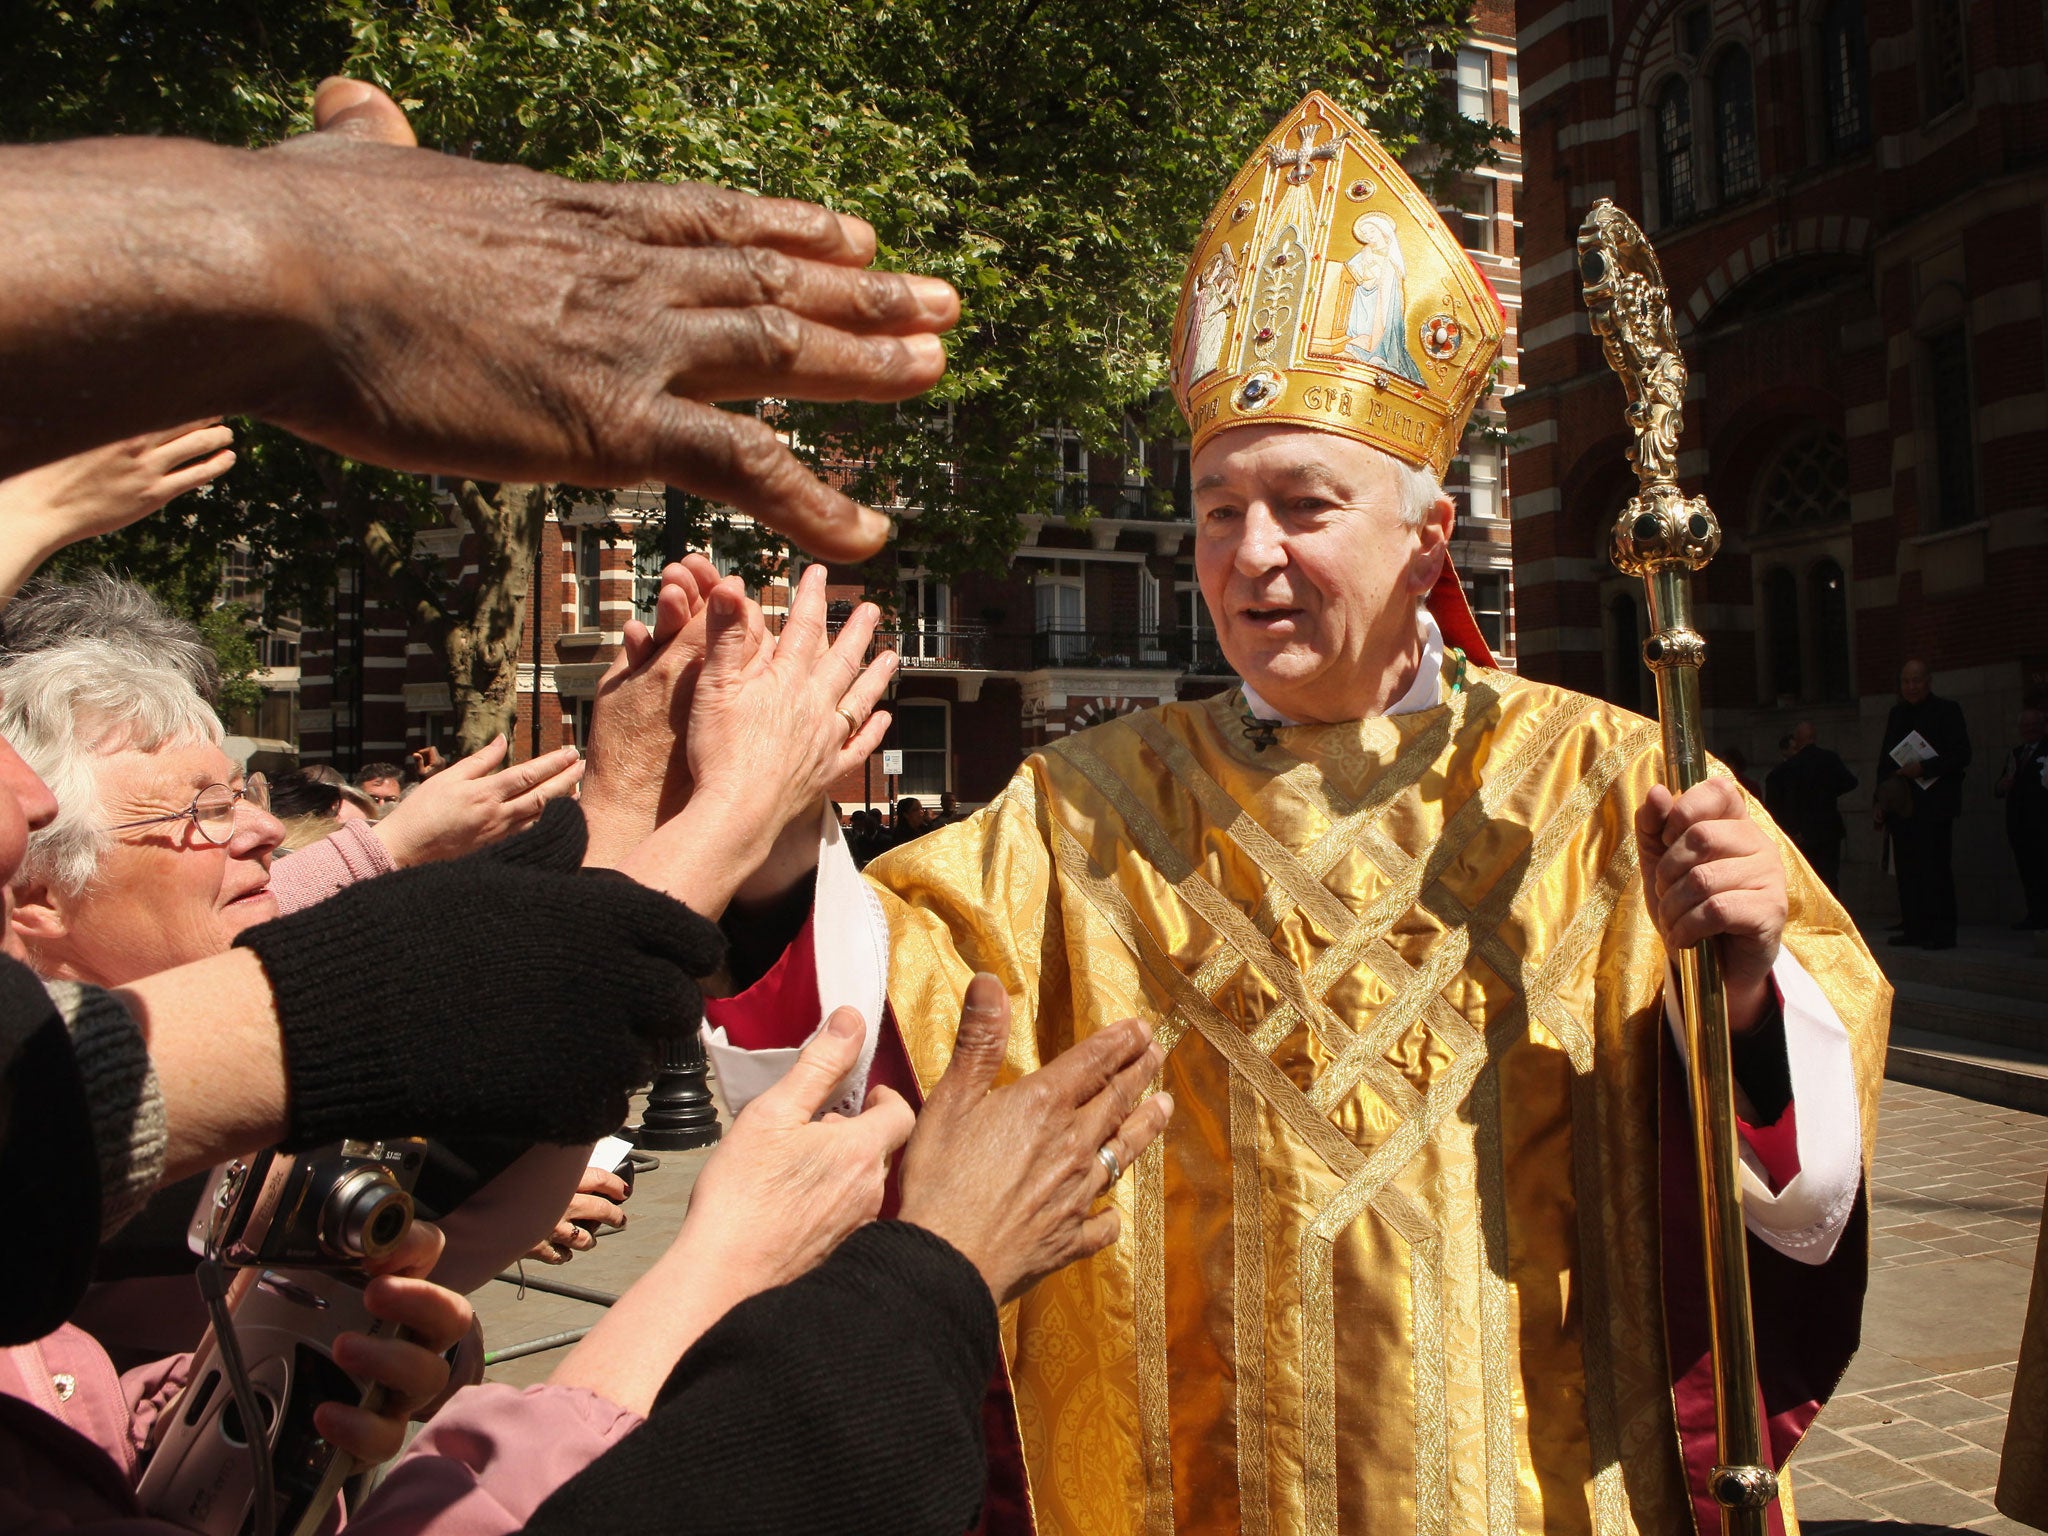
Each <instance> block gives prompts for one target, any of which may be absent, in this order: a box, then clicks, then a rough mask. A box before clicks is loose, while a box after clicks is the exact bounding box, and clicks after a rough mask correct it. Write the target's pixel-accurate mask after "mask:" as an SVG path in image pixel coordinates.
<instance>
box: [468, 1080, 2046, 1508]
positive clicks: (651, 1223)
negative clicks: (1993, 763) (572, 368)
mask: <svg viewBox="0 0 2048 1536" xmlns="http://www.w3.org/2000/svg"><path fill="white" fill-rule="evenodd" d="M704 1156H705V1154H703V1153H699V1152H686V1153H669V1154H665V1155H664V1156H663V1158H662V1166H661V1167H660V1168H658V1169H656V1170H655V1171H653V1172H652V1173H648V1174H646V1175H644V1176H643V1177H642V1178H641V1180H640V1183H639V1185H638V1186H637V1188H636V1189H635V1192H634V1196H633V1199H632V1201H631V1203H630V1204H629V1205H628V1207H627V1209H628V1210H629V1211H630V1212H631V1213H632V1221H631V1223H630V1224H629V1225H628V1226H627V1228H626V1230H625V1231H623V1232H619V1233H616V1234H613V1235H610V1236H607V1237H605V1238H603V1239H602V1240H600V1242H599V1243H598V1246H597V1248H596V1250H595V1251H594V1252H592V1253H588V1254H583V1255H580V1256H579V1257H578V1258H577V1259H576V1260H575V1261H574V1262H572V1263H570V1264H568V1265H565V1266H562V1267H560V1268H550V1267H547V1266H543V1265H537V1264H536V1265H529V1266H527V1268H528V1272H529V1273H530V1274H532V1275H536V1276H539V1277H541V1278H543V1279H549V1278H552V1279H559V1280H563V1281H568V1282H570V1283H573V1284H578V1285H584V1286H589V1287H592V1288H595V1289H599V1290H609V1291H617V1290H620V1289H623V1288H624V1287H625V1286H626V1285H627V1284H629V1283H630V1282H631V1280H632V1277H633V1276H634V1275H636V1274H638V1273H639V1272H640V1271H641V1270H642V1269H643V1268H645V1267H646V1265H647V1263H648V1262H649V1261H650V1260H651V1259H652V1258H653V1256H654V1255H655V1254H657V1253H659V1252H660V1251H661V1249H662V1246H663V1245H664V1244H665V1243H666V1242H667V1240H668V1238H669V1237H670V1235H672V1234H673V1233H674V1232H675V1230H676V1227H677V1226H678V1224H679V1223H680V1222H681V1220H682V1214H683V1211H684V1209H685V1207H686V1206H687V1204H688V1201H689V1187H690V1184H691V1182H692V1181H693V1180H694V1179H695V1177H696V1171H697V1169H698V1167H699V1166H701V1165H702V1162H703V1159H704ZM2044 1177H2048V1117H2044V1116H2041V1115H2033V1114H2027V1113H2025V1112H2023V1111H2019V1110H2007V1109H1996V1108H1992V1107H1989V1106H1986V1105H1982V1104H1975V1103H1972V1102H1970V1101H1968V1100H1965V1099H1959V1098H1955V1097H1953V1096H1951V1095H1949V1094H1945V1093H1938V1092H1936V1091H1934V1090H1932V1089H1928V1088H1914V1087H1909V1086H1907V1085H1906V1084H1903V1083H1888V1084H1886V1086H1885V1096H1884V1119H1883V1129H1882V1141H1881V1144H1880V1147H1879V1151H1878V1159H1877V1185H1876V1196H1877V1200H1876V1205H1875V1207H1874V1218H1875V1230H1874V1235H1873V1237H1872V1242H1871V1248H1872V1263H1871V1268H1872V1274H1871V1285H1870V1297H1869V1301H1868V1304H1867V1308H1866V1311H1865V1314H1864V1327H1863V1339H1864V1343H1863V1349H1862V1351H1861V1353H1860V1354H1858V1356H1857V1357H1856V1361H1855V1363H1854V1364H1853V1365H1852V1366H1851V1367H1850V1369H1849V1374H1848V1376H1847V1378H1846V1379H1845V1380H1844V1381H1843V1383H1842V1388H1841V1391H1840V1392H1839V1393H1838V1394H1837V1396H1836V1397H1835V1400H1834V1401H1833V1402H1831V1403H1830V1404H1829V1405H1828V1407H1827V1410H1826V1412H1824V1413H1823V1414H1822V1415H1821V1418H1820V1422H1819V1423H1818V1424H1817V1425H1815V1427H1814V1428H1813V1430H1812V1431H1811V1432H1810V1433H1809V1434H1808V1436H1807V1439H1806V1443H1805V1444H1804V1445H1803V1446H1802V1447H1801V1449H1800V1452H1799V1455H1798V1456H1797V1457H1796V1458H1795V1459H1794V1461H1793V1464H1792V1465H1793V1476H1794V1488H1795V1490H1796V1496H1797V1500H1798V1507H1799V1513H1800V1517H1801V1519H1802V1521H1804V1522H1806V1523H1807V1524H1808V1525H1809V1526H1812V1525H1823V1526H1825V1525H1827V1524H1829V1523H1832V1522H1836V1521H1856V1522H1864V1521H1878V1522H1885V1523H1887V1524H1888V1525H1890V1528H1891V1531H1892V1532H1893V1533H1894V1536H1898V1523H1900V1522H1903V1523H1907V1524H1913V1525H1920V1526H1933V1527H1957V1526H1966V1527H1968V1528H1970V1529H1972V1530H1976V1531H1984V1532H1995V1533H1998V1536H2006V1533H2011V1536H2025V1533H2027V1532H2028V1528H2027V1527H2025V1526H2021V1525H2018V1524H2015V1523H2014V1522H2013V1521H2010V1520H2007V1519H2005V1518H2003V1517H2002V1516H2000V1515H1999V1514H1997V1512H1996V1511H1994V1510H1993V1509H1992V1507H1991V1502H1990V1495H1991V1489H1992V1486H1993V1484H1995V1483H1996V1482H1997V1480H1998V1454H1999V1447H2000V1445H2001V1443H2002V1441H2003V1439H2004V1436H2005V1405H2006V1400H2007V1398H2008V1396H2009V1394H2010V1392H2011V1387H2012V1367H2013V1360H2014V1356H2015V1355H2016V1353H2017V1351H2018V1348H2019V1338H2020V1330H2021V1326H2022V1323H2023V1321H2024V1318H2025V1316H2026V1304H2027V1288H2028V1283H2029V1279H2030V1277H2031V1274H2032V1270H2033V1262H2034V1244H2035V1237H2036V1233H2037V1230H2038V1224H2039V1221H2040V1216H2041V1198H2042V1187H2043V1181H2044ZM476 1301H477V1303H478V1310H479V1311H480V1312H481V1313H482V1314H483V1316H484V1323H485V1330H486V1337H487V1340H488V1342H489V1344H490V1347H491V1348H492V1349H494V1350H495V1349H502V1348H504V1347H506V1346H507V1345H509V1344H514V1343H516V1342H518V1341H521V1340H528V1339H534V1338H539V1337H542V1336H545V1335H548V1334H553V1333H557V1332H560V1331H562V1330H565V1329H570V1328H578V1327H585V1326H587V1325H588V1324H589V1323H590V1322H591V1320H592V1319H593V1318H595V1317H596V1316H597V1315H598V1309H597V1308H595V1307H592V1306H590V1305H589V1304H587V1303H584V1302H578V1301H571V1300H567V1299H565V1298H560V1297H551V1296H545V1295H542V1294H540V1293H539V1292H536V1291H528V1292H527V1293H526V1294H525V1295H524V1297H521V1296H520V1295H519V1293H517V1292H516V1291H515V1290H514V1289H513V1288H512V1287H511V1286H509V1285H494V1286H491V1287H489V1288H488V1290H487V1291H486V1293H485V1294H483V1295H480V1296H478V1297H477V1298H476ZM559 1358H560V1352H559V1351H549V1352H547V1353H544V1354H539V1355H533V1356H528V1357H526V1358H524V1359H518V1360H511V1361H507V1362H505V1363H503V1364H500V1365H497V1366H494V1367H492V1368H491V1371H490V1373H489V1374H490V1377H491V1379H492V1380H494V1381H509V1382H513V1383H517V1384H522V1385H523V1384H525V1383H528V1382H536V1381H542V1380H545V1379H546V1377H547V1373H548V1371H549V1370H550V1369H551V1368H552V1366H553V1364H554V1362H555V1361H556V1360H558V1359H559Z"/></svg>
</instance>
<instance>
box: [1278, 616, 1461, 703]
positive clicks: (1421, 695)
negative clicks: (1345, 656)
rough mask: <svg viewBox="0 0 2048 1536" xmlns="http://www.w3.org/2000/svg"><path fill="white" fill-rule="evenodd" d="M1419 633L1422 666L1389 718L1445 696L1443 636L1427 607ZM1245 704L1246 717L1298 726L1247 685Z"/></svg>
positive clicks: (1417, 670)
mask: <svg viewBox="0 0 2048 1536" xmlns="http://www.w3.org/2000/svg"><path fill="white" fill-rule="evenodd" d="M1416 612H1417V613H1418V614H1420V615H1421V619H1420V624H1421V629H1422V665H1421V666H1419V667H1417V668H1416V669H1415V681H1414V682H1412V683H1410V684H1409V685H1408V691H1407V692H1406V693H1404V694H1402V695H1401V698H1400V700H1399V702H1397V703H1394V704H1389V705H1388V706H1387V707H1386V710H1385V711H1384V713H1386V714H1389V715H1412V714H1415V713H1417V712H1418V711H1420V710H1425V709H1435V708H1436V707H1437V705H1438V703H1440V702H1441V701H1442V699H1443V696H1444V632H1443V631H1442V630H1441V629H1439V628H1437V624H1436V615H1435V614H1433V613H1431V612H1430V611H1429V609H1428V608H1427V607H1418V608H1417V609H1416ZM1244 703H1245V709H1246V711H1247V712H1248V713H1250V714H1254V715H1257V716H1258V717H1259V718H1260V719H1261V720H1277V721H1279V723H1280V724H1282V725H1299V724H1301V722H1300V721H1299V720H1290V719H1288V718H1287V716H1285V715H1283V714H1281V713H1280V711H1279V710H1277V709H1275V708H1274V707H1273V706H1272V705H1270V704H1268V703H1267V702H1266V701H1265V700H1264V699H1262V698H1260V697H1259V695H1258V691H1257V690H1256V689H1254V688H1253V687H1252V685H1251V684H1250V683H1246V684H1244Z"/></svg>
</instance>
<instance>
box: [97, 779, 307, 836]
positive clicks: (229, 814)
mask: <svg viewBox="0 0 2048 1536" xmlns="http://www.w3.org/2000/svg"><path fill="white" fill-rule="evenodd" d="M244 800H246V801H248V802H249V804H251V805H253V806H254V807H255V808H256V809H257V810H259V811H267V810H269V809H270V783H269V781H268V780H267V779H265V778H264V777H263V775H262V774H260V773H252V774H250V775H249V777H248V778H246V779H244V780H243V781H242V787H241V788H240V789H235V788H232V787H230V786H229V785H226V784H209V785H207V786H206V787H205V788H204V789H202V790H200V791H199V793H198V794H196V795H194V796H193V797H192V803H191V804H190V805H188V806H186V807H185V809H184V810H182V811H170V812H167V813H166V814H164V815H162V816H145V817H143V818H142V820H140V821H124V822H120V823H118V824H117V825H115V826H111V827H109V828H107V830H108V831H109V832H132V831H134V830H135V829H136V828H137V827H158V826H162V825H163V824H164V823H165V822H167V821H189V822H191V823H192V825H193V827H194V829H195V830H197V831H198V833H199V835H200V836H201V837H203V838H205V839H206V840H207V841H208V842H209V843H212V844H213V845H214V846H215V847H216V848H218V847H220V846H222V845H223V844H225V843H226V842H228V841H229V840H230V839H231V838H233V837H234V835H235V807H236V806H237V805H239V804H241V803H242V802H243V801H244Z"/></svg>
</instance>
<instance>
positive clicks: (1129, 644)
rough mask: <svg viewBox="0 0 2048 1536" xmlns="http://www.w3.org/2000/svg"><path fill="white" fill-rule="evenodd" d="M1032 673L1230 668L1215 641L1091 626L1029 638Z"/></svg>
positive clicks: (1048, 631) (1172, 632)
mask: <svg viewBox="0 0 2048 1536" xmlns="http://www.w3.org/2000/svg"><path fill="white" fill-rule="evenodd" d="M1031 664H1032V665H1033V666H1034V667H1109V668H1117V669H1132V668H1143V667H1162V668H1169V669H1171V670H1173V671H1176V672H1204V673H1219V674H1228V673H1229V671H1230V664H1229V663H1228V662H1226V661H1224V659H1223V653H1222V652H1221V651H1220V650H1218V649H1217V648H1216V644H1215V637H1214V636H1213V635H1201V636H1191V635H1189V634H1188V633H1187V631H1186V630H1181V629H1120V628H1108V627H1099V626H1088V627H1082V628H1074V629H1069V628H1065V627H1056V628H1050V629H1042V630H1039V631H1038V632H1037V633H1035V634H1034V635H1032V637H1031Z"/></svg>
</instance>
